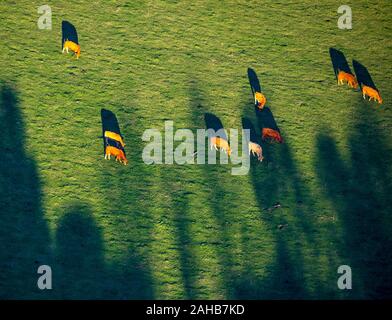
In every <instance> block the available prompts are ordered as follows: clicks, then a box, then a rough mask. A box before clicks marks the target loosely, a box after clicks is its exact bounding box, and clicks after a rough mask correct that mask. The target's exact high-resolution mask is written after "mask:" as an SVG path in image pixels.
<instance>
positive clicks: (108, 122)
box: [101, 109, 126, 155]
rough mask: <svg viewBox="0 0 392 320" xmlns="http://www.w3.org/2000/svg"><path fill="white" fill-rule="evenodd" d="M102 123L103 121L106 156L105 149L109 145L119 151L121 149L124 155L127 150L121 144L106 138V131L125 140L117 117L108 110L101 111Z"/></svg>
mask: <svg viewBox="0 0 392 320" xmlns="http://www.w3.org/2000/svg"><path fill="white" fill-rule="evenodd" d="M101 121H102V138H103V152H104V154H105V148H106V146H107V145H110V146H113V147H116V148H118V149H121V150H122V151H123V152H124V154H125V155H126V153H125V150H124V148H123V147H122V146H121V144H120V143H119V142H117V141H115V140H113V139H107V138H105V131H111V132H114V133H117V134H118V135H120V136H121V138H123V136H122V134H121V130H120V125H119V124H118V120H117V117H116V115H115V114H114V113H113V112H112V111H110V110H106V109H101Z"/></svg>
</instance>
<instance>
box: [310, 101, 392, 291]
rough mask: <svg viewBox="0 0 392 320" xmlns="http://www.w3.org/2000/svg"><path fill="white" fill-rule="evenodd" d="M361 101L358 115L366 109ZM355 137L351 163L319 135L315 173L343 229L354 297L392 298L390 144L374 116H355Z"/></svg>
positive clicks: (343, 248) (351, 143)
mask: <svg viewBox="0 0 392 320" xmlns="http://www.w3.org/2000/svg"><path fill="white" fill-rule="evenodd" d="M359 100H360V101H359V102H358V105H357V106H356V109H357V110H361V109H364V108H365V107H366V106H365V105H364V103H363V102H362V99H359ZM351 131H352V133H351V135H350V137H349V142H348V143H349V150H350V155H349V157H348V159H347V160H345V159H344V157H343V156H342V155H341V154H340V152H339V151H338V148H337V146H336V143H335V140H334V138H333V137H332V136H331V135H330V133H329V132H328V131H326V132H323V133H320V134H319V136H318V138H317V161H316V162H315V170H316V172H317V173H318V175H319V181H320V184H321V185H322V186H324V188H325V192H326V195H327V197H328V198H329V199H330V201H331V203H332V205H333V206H334V208H335V210H336V211H337V213H338V216H339V219H340V221H341V224H342V226H343V234H342V236H343V239H342V244H341V247H340V251H341V252H343V253H345V258H346V260H345V261H344V263H342V264H348V265H350V266H351V268H352V272H353V294H354V295H355V296H356V297H357V298H373V299H374V298H376V299H380V298H391V297H392V250H390V248H392V238H391V236H390V235H391V231H392V224H391V220H390V213H391V212H392V206H391V203H390V195H391V192H392V187H391V181H392V179H391V178H392V177H391V171H390V170H391V169H390V168H391V167H390V164H391V146H390V145H388V141H390V140H388V137H387V136H386V135H385V134H384V131H383V129H382V128H381V127H379V122H378V120H377V117H376V115H375V114H373V113H369V112H367V113H366V117H364V116H363V115H361V114H358V115H357V116H356V119H355V125H354V127H353V128H351ZM331 165H332V166H331Z"/></svg>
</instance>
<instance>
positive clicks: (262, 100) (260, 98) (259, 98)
mask: <svg viewBox="0 0 392 320" xmlns="http://www.w3.org/2000/svg"><path fill="white" fill-rule="evenodd" d="M266 103H267V98H266V97H265V95H263V94H262V93H261V92H256V93H255V106H256V107H257V108H259V109H260V110H261V109H263V108H264V106H265V104H266Z"/></svg>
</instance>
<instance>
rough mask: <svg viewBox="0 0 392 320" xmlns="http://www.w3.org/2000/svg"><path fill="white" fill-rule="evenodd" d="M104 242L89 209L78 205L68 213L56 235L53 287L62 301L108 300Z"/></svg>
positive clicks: (59, 224) (73, 206)
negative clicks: (106, 297)
mask: <svg viewBox="0 0 392 320" xmlns="http://www.w3.org/2000/svg"><path fill="white" fill-rule="evenodd" d="M102 241H103V240H102V234H101V231H100V230H99V228H98V226H97V224H96V222H95V220H94V218H93V216H92V213H91V210H90V208H89V207H88V206H87V205H85V204H82V203H76V204H72V205H69V207H68V208H66V209H65V212H64V214H63V217H62V218H61V219H60V221H59V223H58V227H57V232H56V264H57V267H56V268H55V270H56V272H55V273H54V283H55V284H56V286H55V290H56V292H59V297H60V298H62V299H103V298H104V297H105V295H104V290H105V287H106V281H107V280H108V278H107V274H106V270H105V262H104V257H103V243H102ZM113 285H115V284H114V283H113Z"/></svg>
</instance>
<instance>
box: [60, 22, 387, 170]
mask: <svg viewBox="0 0 392 320" xmlns="http://www.w3.org/2000/svg"><path fill="white" fill-rule="evenodd" d="M67 28H68V29H70V30H71V31H69V30H68V31H67V30H66V29H67ZM67 33H68V34H70V36H67ZM71 38H73V39H72V40H71ZM62 44H63V51H62V52H63V53H64V52H65V51H66V52H67V53H68V52H69V51H71V52H73V53H74V55H75V56H76V58H77V59H79V57H80V45H79V43H78V40H77V34H76V29H75V28H74V27H73V25H72V24H70V23H69V22H66V21H63V39H62ZM333 50H335V49H333ZM335 51H336V50H335ZM331 57H332V55H331ZM346 65H347V63H346ZM343 69H345V70H341V69H340V68H339V67H338V68H336V70H335V73H336V77H337V82H338V85H343V84H344V83H345V82H346V83H347V84H348V86H349V87H351V88H353V89H358V86H359V84H358V80H357V77H356V76H355V75H354V74H353V73H352V72H351V71H350V68H349V67H348V65H347V67H346V68H343ZM250 70H252V69H250ZM252 72H254V71H253V70H252ZM248 75H249V69H248ZM254 76H255V77H256V79H257V76H256V75H255V73H254ZM249 79H250V82H251V77H249ZM257 82H258V79H257ZM251 88H252V93H253V96H254V105H255V110H256V115H257V116H258V117H260V118H261V119H263V118H264V119H268V118H270V121H264V124H265V123H267V125H263V127H262V129H261V138H262V140H263V141H267V142H268V141H269V142H278V143H283V139H282V136H281V134H280V130H279V128H278V127H277V125H276V122H275V120H274V118H273V116H272V113H271V111H270V110H269V108H266V107H265V105H266V103H267V99H266V97H265V95H264V94H263V93H262V92H261V87H260V84H259V83H257V85H252V83H251ZM361 88H362V95H363V98H364V99H366V97H369V101H371V100H372V99H373V100H374V101H377V102H378V103H380V104H381V103H382V98H381V96H380V93H379V91H378V90H377V89H376V88H375V86H373V87H372V86H370V85H366V84H365V83H361ZM271 119H272V121H271ZM268 123H270V124H271V123H272V125H268ZM103 137H104V151H105V152H104V153H105V159H108V160H110V159H111V156H113V157H114V158H115V159H116V161H118V162H120V163H122V164H124V165H127V164H128V160H127V158H126V155H125V149H124V147H125V143H124V139H123V137H122V135H121V133H120V131H119V128H118V125H117V129H109V130H107V129H104V130H103ZM209 143H210V146H211V148H215V149H216V150H221V151H224V152H225V153H227V154H228V156H230V155H231V149H230V144H229V142H228V140H227V138H226V137H222V136H212V137H210V138H209ZM248 147H249V154H251V153H252V155H254V156H256V157H257V159H258V160H259V161H263V158H264V157H263V149H262V147H261V145H260V144H258V143H257V142H255V141H249V143H248Z"/></svg>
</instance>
